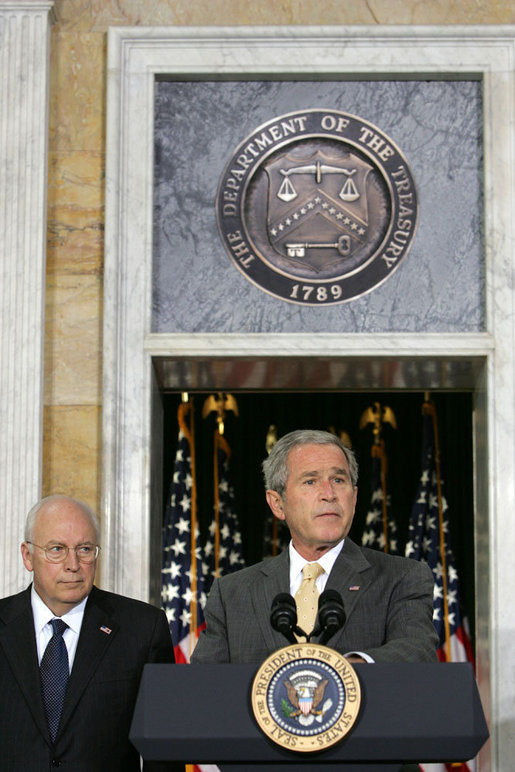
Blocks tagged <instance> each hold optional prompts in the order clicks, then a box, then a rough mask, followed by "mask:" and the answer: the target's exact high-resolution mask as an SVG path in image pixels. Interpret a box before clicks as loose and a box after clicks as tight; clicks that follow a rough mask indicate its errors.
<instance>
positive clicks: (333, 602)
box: [311, 590, 347, 644]
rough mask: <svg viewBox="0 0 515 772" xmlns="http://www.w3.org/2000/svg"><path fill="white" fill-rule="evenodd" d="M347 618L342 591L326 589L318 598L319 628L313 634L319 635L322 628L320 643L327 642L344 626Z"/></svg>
mask: <svg viewBox="0 0 515 772" xmlns="http://www.w3.org/2000/svg"><path fill="white" fill-rule="evenodd" d="M346 618H347V617H346V614H345V609H344V608H343V600H342V596H341V595H340V593H339V592H337V591H336V590H324V592H323V593H321V595H320V598H319V600H318V624H319V628H318V630H317V631H313V633H311V635H317V634H318V633H319V632H320V630H322V631H323V632H322V635H321V636H320V640H319V643H320V644H325V643H327V641H328V640H329V638H331V637H332V636H333V635H334V634H335V633H337V632H338V630H340V629H341V628H342V627H343V625H344V624H345V620H346Z"/></svg>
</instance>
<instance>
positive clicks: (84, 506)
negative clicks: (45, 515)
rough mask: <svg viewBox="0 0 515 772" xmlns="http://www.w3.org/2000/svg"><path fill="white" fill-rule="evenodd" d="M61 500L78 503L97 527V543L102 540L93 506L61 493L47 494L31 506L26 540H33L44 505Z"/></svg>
mask: <svg viewBox="0 0 515 772" xmlns="http://www.w3.org/2000/svg"><path fill="white" fill-rule="evenodd" d="M59 501H68V502H70V503H73V504H76V506H78V507H79V509H82V511H83V512H84V514H85V515H86V517H87V518H88V520H89V521H90V522H91V525H92V526H93V528H94V529H95V538H96V540H97V543H98V542H100V525H99V523H98V519H97V516H96V515H95V513H94V512H93V510H92V509H91V507H90V506H89V505H88V504H86V503H85V502H84V501H79V500H78V499H73V498H72V497H71V496H64V495H62V494H60V493H56V494H53V495H52V496H45V498H44V499H40V500H39V501H38V502H37V504H34V506H33V507H31V509H30V510H29V512H28V514H27V518H26V520H25V541H26V542H32V537H33V535H34V526H35V524H36V519H37V516H38V514H39V513H40V511H41V510H42V509H43V507H44V506H46V505H47V504H51V503H53V502H55V503H58V502H59ZM29 550H30V551H31V552H32V544H30V545H29Z"/></svg>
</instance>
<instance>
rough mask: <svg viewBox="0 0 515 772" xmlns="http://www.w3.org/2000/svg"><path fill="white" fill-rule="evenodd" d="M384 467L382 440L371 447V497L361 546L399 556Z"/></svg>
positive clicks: (395, 526)
mask: <svg viewBox="0 0 515 772" xmlns="http://www.w3.org/2000/svg"><path fill="white" fill-rule="evenodd" d="M386 466H387V458H386V450H385V445H384V440H380V442H379V443H374V444H373V445H372V496H371V501H370V507H369V509H368V512H367V519H366V523H365V530H364V531H363V535H362V537H361V544H362V545H363V547H372V548H373V549H377V550H382V551H383V552H388V553H389V554H390V555H399V554H400V550H399V542H398V537H397V524H396V522H395V520H394V519H393V517H392V515H391V512H390V506H391V497H390V494H389V493H388V492H387V489H386Z"/></svg>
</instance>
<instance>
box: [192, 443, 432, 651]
mask: <svg viewBox="0 0 515 772" xmlns="http://www.w3.org/2000/svg"><path fill="white" fill-rule="evenodd" d="M263 473H264V478H265V486H266V499H267V502H268V505H269V506H270V508H271V510H272V512H273V514H274V515H275V517H277V518H278V519H279V520H284V521H285V522H286V524H287V526H288V528H289V530H290V534H291V542H290V545H289V548H288V550H285V551H284V552H282V553H281V554H280V555H278V556H277V557H275V558H271V559H269V560H265V561H263V562H261V563H258V564H257V565H254V566H250V567H249V568H244V569H242V570H241V571H237V572H235V573H233V574H228V575H227V576H224V577H222V578H220V579H217V580H215V582H214V584H213V587H212V589H211V592H210V595H209V599H208V602H207V605H206V608H205V612H204V614H205V619H206V624H207V627H206V629H205V630H204V631H203V632H202V633H201V634H200V637H199V640H198V643H197V646H196V648H195V651H194V652H193V655H192V658H191V661H192V663H194V664H199V663H220V662H257V663H259V662H262V661H263V660H265V659H266V658H267V657H268V656H269V655H270V654H271V653H272V652H273V651H275V650H276V649H279V648H281V647H282V646H285V645H287V643H288V640H290V641H293V640H295V639H297V640H306V638H305V637H303V636H302V634H301V633H305V634H306V635H307V636H309V635H310V634H313V637H312V640H313V641H314V642H320V641H322V640H323V642H326V643H327V645H328V646H330V647H331V648H333V649H335V650H337V651H338V652H340V653H341V654H343V655H345V656H347V658H348V659H349V661H351V662H437V661H438V659H437V655H436V645H437V637H436V632H435V629H434V626H433V576H432V573H431V570H430V568H429V567H428V566H427V565H426V564H425V563H420V562H418V561H415V560H409V559H408V558H402V557H395V556H392V555H387V554H385V553H383V552H379V551H377V550H372V549H367V548H363V547H359V546H357V545H356V544H355V543H354V542H353V541H351V540H350V539H349V538H348V537H347V534H348V533H349V530H350V527H351V525H352V520H353V517H354V511H355V507H356V497H357V477H358V468H357V463H356V459H355V457H354V453H353V452H352V451H351V450H350V449H349V448H347V447H346V446H345V445H344V444H343V443H342V442H341V441H340V439H339V438H338V437H336V436H335V435H333V434H330V433H329V432H323V431H312V430H299V431H295V432H291V433H289V434H287V435H285V436H284V437H282V438H281V439H280V440H279V441H278V442H277V443H276V445H275V446H274V448H273V449H272V451H271V452H270V455H269V456H268V458H267V459H266V460H265V461H264V463H263ZM324 591H325V593H324ZM329 591H331V592H332V596H333V597H336V598H338V599H339V600H338V603H337V605H340V606H342V608H341V610H340V616H341V620H340V623H339V625H338V626H339V629H335V630H334V632H332V631H329V632H330V633H331V637H329V638H327V630H326V631H325V633H326V635H325V636H323V637H322V638H321V639H319V638H318V637H317V636H318V630H319V625H316V616H317V608H318V602H319V598H320V595H321V594H322V593H324V595H327V594H328V592H329ZM278 594H280V598H281V599H283V600H286V601H289V602H290V603H291V607H292V609H293V615H294V616H295V611H296V612H297V613H296V616H297V619H296V625H295V623H293V626H292V630H293V631H294V632H295V638H293V633H292V632H291V631H290V633H291V635H290V637H289V638H288V639H287V638H285V634H283V632H284V631H283V632H280V631H279V630H278V629H274V627H273V626H272V624H271V616H270V614H271V609H272V606H273V605H274V602H275V603H276V602H277V598H278ZM288 595H289V596H292V597H288ZM324 595H322V598H323V597H324ZM293 598H295V605H294V602H293ZM322 598H320V600H321V601H322ZM320 609H321V610H322V602H321V603H320ZM286 611H288V603H286ZM320 617H322V613H320ZM314 628H315V629H314Z"/></svg>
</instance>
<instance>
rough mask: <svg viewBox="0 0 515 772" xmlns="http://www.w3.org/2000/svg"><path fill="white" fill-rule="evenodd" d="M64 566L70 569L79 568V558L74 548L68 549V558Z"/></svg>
mask: <svg viewBox="0 0 515 772" xmlns="http://www.w3.org/2000/svg"><path fill="white" fill-rule="evenodd" d="M64 567H65V568H66V569H67V570H68V571H78V570H79V558H78V557H77V553H76V552H75V550H72V549H69V550H68V554H67V556H66V560H65V561H64Z"/></svg>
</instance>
